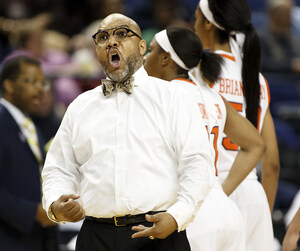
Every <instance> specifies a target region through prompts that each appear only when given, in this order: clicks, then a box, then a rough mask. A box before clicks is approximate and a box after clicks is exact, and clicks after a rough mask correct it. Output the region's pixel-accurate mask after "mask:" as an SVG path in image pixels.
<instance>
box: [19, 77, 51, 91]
mask: <svg viewBox="0 0 300 251" xmlns="http://www.w3.org/2000/svg"><path fill="white" fill-rule="evenodd" d="M16 81H21V82H23V83H24V84H26V85H31V86H37V85H40V86H42V87H43V89H44V91H48V90H49V89H50V87H51V82H50V80H43V81H39V80H37V79H34V78H18V79H16Z"/></svg>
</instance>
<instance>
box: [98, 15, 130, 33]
mask: <svg viewBox="0 0 300 251" xmlns="http://www.w3.org/2000/svg"><path fill="white" fill-rule="evenodd" d="M120 26H123V27H128V28H130V29H132V28H133V23H132V21H131V20H130V19H125V18H113V17H112V18H110V17H108V18H106V19H104V20H103V21H102V23H101V24H100V26H99V27H98V30H104V29H110V28H115V27H120Z"/></svg>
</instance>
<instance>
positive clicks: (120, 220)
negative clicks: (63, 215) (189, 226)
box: [85, 211, 165, 227]
mask: <svg viewBox="0 0 300 251" xmlns="http://www.w3.org/2000/svg"><path fill="white" fill-rule="evenodd" d="M161 212H165V211H151V212H148V213H145V214H136V215H131V214H128V215H125V216H114V217H112V218H95V217H92V216H86V217H85V218H86V219H87V220H91V221H94V222H101V223H107V224H114V225H115V226H117V227H124V226H126V225H130V224H138V223H142V222H145V221H146V219H145V216H146V214H151V215H153V214H157V213H161Z"/></svg>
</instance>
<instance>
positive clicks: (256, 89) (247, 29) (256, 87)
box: [200, 0, 261, 126]
mask: <svg viewBox="0 0 300 251" xmlns="http://www.w3.org/2000/svg"><path fill="white" fill-rule="evenodd" d="M201 1H202V0H201ZM201 1H200V2H201ZM207 1H208V6H209V10H210V11H211V13H212V15H213V19H214V21H215V22H216V23H217V25H216V26H219V27H217V28H216V35H217V38H218V40H219V42H220V43H221V44H222V43H225V42H228V41H229V38H230V37H231V36H232V37H233V38H234V39H237V35H235V34H236V33H242V34H244V35H245V40H244V44H243V45H242V50H241V53H240V56H241V57H242V64H243V66H242V80H243V88H244V96H245V99H246V117H247V118H248V120H250V122H251V123H252V124H253V125H254V126H256V125H257V114H258V107H259V100H260V98H259V95H260V84H259V71H260V62H261V55H260V54H261V49H260V42H259V38H258V35H257V33H256V31H255V29H254V27H253V25H252V24H251V11H250V7H249V5H248V2H247V0H226V1H224V0H207ZM204 18H205V15H204ZM237 42H238V41H237Z"/></svg>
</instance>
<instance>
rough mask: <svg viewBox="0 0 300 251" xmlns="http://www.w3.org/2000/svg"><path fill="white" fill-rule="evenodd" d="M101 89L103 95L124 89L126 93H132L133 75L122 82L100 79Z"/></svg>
mask: <svg viewBox="0 0 300 251" xmlns="http://www.w3.org/2000/svg"><path fill="white" fill-rule="evenodd" d="M101 83H102V91H103V94H104V96H109V95H110V94H112V92H113V91H115V90H117V91H124V92H126V93H128V94H131V93H132V89H133V77H132V78H130V79H128V80H127V81H125V82H123V83H118V82H115V81H112V80H109V79H102V80H101Z"/></svg>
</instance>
